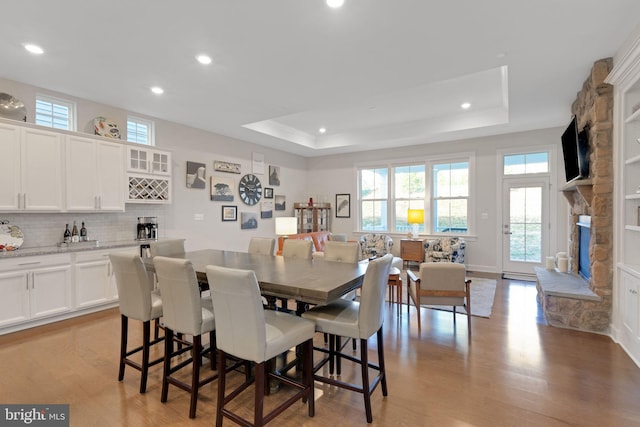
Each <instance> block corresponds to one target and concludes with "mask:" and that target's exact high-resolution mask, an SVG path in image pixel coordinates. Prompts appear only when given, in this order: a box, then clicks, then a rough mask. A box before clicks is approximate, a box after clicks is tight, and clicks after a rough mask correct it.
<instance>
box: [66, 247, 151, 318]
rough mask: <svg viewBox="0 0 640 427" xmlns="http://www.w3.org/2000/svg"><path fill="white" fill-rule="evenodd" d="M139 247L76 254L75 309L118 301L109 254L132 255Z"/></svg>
mask: <svg viewBox="0 0 640 427" xmlns="http://www.w3.org/2000/svg"><path fill="white" fill-rule="evenodd" d="M138 250H139V247H138V246H136V247H134V248H126V249H109V250H101V251H89V252H78V253H76V254H75V262H74V279H75V308H76V309H80V308H85V307H91V306H96V305H100V304H104V303H109V302H113V301H116V300H117V299H118V288H117V286H116V279H115V274H114V272H113V269H112V268H111V262H110V261H109V254H110V253H132V252H135V253H137V251H138Z"/></svg>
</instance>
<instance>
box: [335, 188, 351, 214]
mask: <svg viewBox="0 0 640 427" xmlns="http://www.w3.org/2000/svg"><path fill="white" fill-rule="evenodd" d="M336 218H351V194H336Z"/></svg>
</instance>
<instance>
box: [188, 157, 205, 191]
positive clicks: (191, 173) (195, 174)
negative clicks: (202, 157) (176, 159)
mask: <svg viewBox="0 0 640 427" xmlns="http://www.w3.org/2000/svg"><path fill="white" fill-rule="evenodd" d="M205 171H206V166H205V164H204V163H198V162H187V188H199V189H203V188H205V187H206V186H207V180H206V178H205Z"/></svg>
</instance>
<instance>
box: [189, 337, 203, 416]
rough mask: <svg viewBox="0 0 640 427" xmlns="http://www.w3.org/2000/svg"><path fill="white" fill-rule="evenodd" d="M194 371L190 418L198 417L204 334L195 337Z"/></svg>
mask: <svg viewBox="0 0 640 427" xmlns="http://www.w3.org/2000/svg"><path fill="white" fill-rule="evenodd" d="M192 359H193V362H192V363H193V371H192V373H191V401H190V404H189V418H195V417H196V406H197V405H198V389H199V387H200V366H201V365H202V336H201V335H196V336H194V337H193V357H192Z"/></svg>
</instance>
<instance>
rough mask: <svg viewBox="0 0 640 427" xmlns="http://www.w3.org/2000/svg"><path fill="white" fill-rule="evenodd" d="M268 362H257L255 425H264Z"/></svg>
mask: <svg viewBox="0 0 640 427" xmlns="http://www.w3.org/2000/svg"><path fill="white" fill-rule="evenodd" d="M266 376H267V375H266V364H265V363H264V362H261V363H256V384H255V395H254V410H253V425H254V426H256V427H258V426H263V425H264V419H263V409H264V388H265V384H266V383H268V381H265V377H266Z"/></svg>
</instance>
